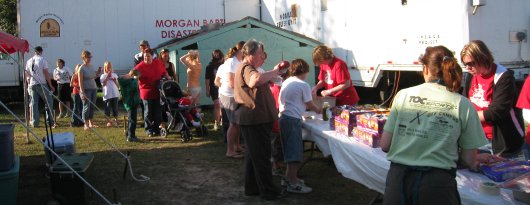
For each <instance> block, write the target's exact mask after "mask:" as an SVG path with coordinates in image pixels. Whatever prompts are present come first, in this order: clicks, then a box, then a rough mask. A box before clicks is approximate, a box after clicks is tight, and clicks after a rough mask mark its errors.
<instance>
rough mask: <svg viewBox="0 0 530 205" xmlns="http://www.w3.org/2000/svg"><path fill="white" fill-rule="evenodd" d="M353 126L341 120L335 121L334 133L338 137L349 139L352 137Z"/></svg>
mask: <svg viewBox="0 0 530 205" xmlns="http://www.w3.org/2000/svg"><path fill="white" fill-rule="evenodd" d="M353 128H354V126H353V125H352V124H351V123H348V122H347V121H344V120H342V119H340V118H339V119H335V132H336V133H337V134H339V135H342V136H346V137H350V136H352V134H353V133H352V131H353Z"/></svg>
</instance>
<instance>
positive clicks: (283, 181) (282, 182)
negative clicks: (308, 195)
mask: <svg viewBox="0 0 530 205" xmlns="http://www.w3.org/2000/svg"><path fill="white" fill-rule="evenodd" d="M281 176H283V175H281ZM300 182H302V183H304V184H305V181H304V180H303V179H300ZM287 184H289V182H287V180H286V179H285V178H284V177H282V179H281V180H280V185H281V186H282V187H285V186H287Z"/></svg>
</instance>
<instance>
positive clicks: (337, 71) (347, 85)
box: [312, 45, 359, 105]
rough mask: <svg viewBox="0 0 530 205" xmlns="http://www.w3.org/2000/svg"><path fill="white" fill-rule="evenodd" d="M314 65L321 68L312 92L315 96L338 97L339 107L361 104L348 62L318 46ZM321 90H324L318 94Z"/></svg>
mask: <svg viewBox="0 0 530 205" xmlns="http://www.w3.org/2000/svg"><path fill="white" fill-rule="evenodd" d="M313 63H315V65H319V66H320V73H319V74H318V82H317V84H316V85H315V87H313V90H312V92H313V95H314V96H317V94H321V95H322V96H323V97H325V96H332V97H336V98H337V105H355V104H357V102H359V95H357V90H355V87H353V82H352V80H351V77H350V72H349V71H348V66H347V65H346V62H344V61H343V60H341V59H339V58H337V57H336V56H335V55H334V54H333V51H331V48H328V47H327V46H324V45H322V46H317V47H316V48H315V49H314V50H313ZM321 89H324V90H322V91H321V92H320V93H317V92H318V91H319V90H321Z"/></svg>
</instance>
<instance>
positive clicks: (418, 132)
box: [381, 46, 500, 204]
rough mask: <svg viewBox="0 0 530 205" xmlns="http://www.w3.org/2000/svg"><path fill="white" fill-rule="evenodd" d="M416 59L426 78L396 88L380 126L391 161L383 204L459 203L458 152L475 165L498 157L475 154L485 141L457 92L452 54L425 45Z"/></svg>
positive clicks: (459, 74)
mask: <svg viewBox="0 0 530 205" xmlns="http://www.w3.org/2000/svg"><path fill="white" fill-rule="evenodd" d="M420 61H421V62H422V63H423V77H424V79H425V83H423V84H421V85H418V86H414V87H411V88H407V89H403V90H401V91H399V92H398V93H397V95H396V97H395V99H394V102H393V104H392V108H391V110H390V116H389V117H388V120H387V122H386V124H385V127H384V132H383V136H382V139H381V149H382V150H383V151H385V152H388V154H387V158H388V160H389V161H391V165H390V170H389V171H388V174H387V178H386V188H385V193H384V199H383V203H384V204H398V203H400V204H460V197H459V194H458V190H457V184H456V180H455V177H456V166H457V165H456V162H457V161H458V159H459V157H460V158H461V159H462V160H463V162H464V163H465V165H467V166H468V167H469V168H470V169H473V170H476V169H477V166H478V162H489V161H496V160H500V159H499V158H497V157H495V156H493V155H489V154H481V155H480V156H477V148H478V147H481V146H483V145H485V144H487V140H486V137H485V136H484V133H483V132H482V127H481V126H480V121H479V118H478V115H477V112H476V110H475V108H474V107H473V104H471V102H469V100H467V99H466V98H465V97H463V96H461V95H460V94H458V93H457V92H458V91H459V90H460V84H461V79H462V69H461V68H460V66H459V65H458V62H457V60H456V58H454V56H453V53H452V52H451V51H450V50H449V49H447V48H446V47H444V46H436V47H429V48H427V49H426V50H425V55H423V57H422V58H421V59H420ZM459 150H460V151H459ZM459 155H460V156H459Z"/></svg>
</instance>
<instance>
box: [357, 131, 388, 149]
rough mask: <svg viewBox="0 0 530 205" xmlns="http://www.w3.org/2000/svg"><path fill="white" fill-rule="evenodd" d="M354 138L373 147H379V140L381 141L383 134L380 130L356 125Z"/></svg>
mask: <svg viewBox="0 0 530 205" xmlns="http://www.w3.org/2000/svg"><path fill="white" fill-rule="evenodd" d="M353 138H354V139H355V140H357V141H358V142H360V143H363V144H365V145H368V146H370V147H372V148H377V147H379V142H380V141H381V135H380V134H379V133H378V132H375V131H373V130H369V129H365V128H362V127H356V128H355V129H353Z"/></svg>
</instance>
